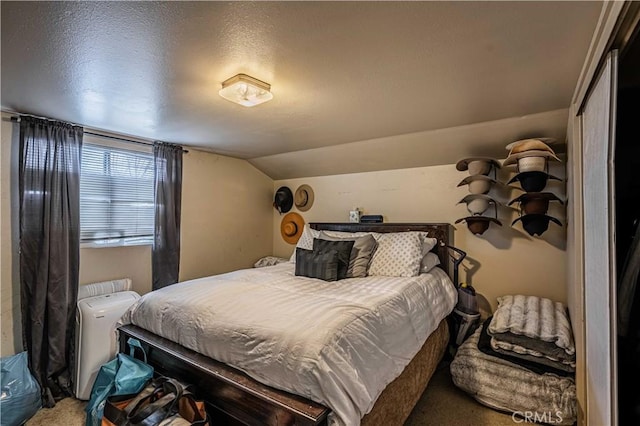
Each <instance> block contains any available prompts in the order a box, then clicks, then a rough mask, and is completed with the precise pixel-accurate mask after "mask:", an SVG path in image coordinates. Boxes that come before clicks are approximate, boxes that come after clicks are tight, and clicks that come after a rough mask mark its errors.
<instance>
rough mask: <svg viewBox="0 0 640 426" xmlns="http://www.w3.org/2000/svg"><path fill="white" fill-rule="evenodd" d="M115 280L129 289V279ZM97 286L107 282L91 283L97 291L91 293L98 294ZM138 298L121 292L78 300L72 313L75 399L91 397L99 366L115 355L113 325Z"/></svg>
mask: <svg viewBox="0 0 640 426" xmlns="http://www.w3.org/2000/svg"><path fill="white" fill-rule="evenodd" d="M118 281H125V283H124V288H131V280H129V279H125V280H118ZM127 281H128V282H127ZM112 283H113V282H109V283H108V284H112ZM101 284H107V283H97V284H91V286H92V288H93V289H94V290H96V289H98V290H97V291H95V292H94V294H95V293H96V292H97V293H99V292H100V291H101V290H100V285H101ZM107 287H108V286H104V285H103V286H102V291H112V290H113V289H107ZM111 287H113V286H111ZM105 289H107V290H105ZM139 298H140V295H139V294H138V293H136V292H135V291H128V290H125V291H117V292H113V293H108V294H99V295H97V296H90V297H85V298H83V299H80V300H78V309H77V311H76V362H75V364H76V368H75V393H76V398H78V399H82V400H87V399H89V397H90V396H91V388H92V387H93V382H94V381H95V380H96V376H97V375H98V371H99V370H100V367H101V366H102V364H104V363H106V362H108V361H110V360H111V359H113V358H114V356H115V354H116V348H117V341H116V325H117V322H118V320H119V319H120V317H121V316H122V314H124V312H125V311H126V310H127V309H128V308H129V307H130V306H131V305H132V304H133V303H134V302H135V301H136V300H137V299H139Z"/></svg>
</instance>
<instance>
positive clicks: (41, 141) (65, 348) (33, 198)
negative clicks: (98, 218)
mask: <svg viewBox="0 0 640 426" xmlns="http://www.w3.org/2000/svg"><path fill="white" fill-rule="evenodd" d="M82 135H83V129H82V128H81V127H77V126H73V125H70V124H66V123H60V122H55V121H50V120H43V119H38V118H33V117H21V119H20V153H19V193H20V194H19V196H20V213H19V216H20V286H21V311H22V324H23V343H24V346H25V348H26V350H27V351H28V354H29V367H30V369H31V373H32V374H33V375H34V377H35V378H36V380H37V381H38V383H39V384H40V387H41V391H42V403H43V406H45V407H52V406H54V405H55V401H56V400H58V399H61V398H63V397H65V396H69V395H72V394H73V391H72V389H73V387H72V385H71V374H70V371H71V370H72V362H73V356H74V342H75V325H74V321H75V309H76V299H77V294H78V275H79V256H80V243H79V231H80V195H79V194H80V154H81V149H82Z"/></svg>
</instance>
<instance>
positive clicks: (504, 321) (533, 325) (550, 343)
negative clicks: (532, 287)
mask: <svg viewBox="0 0 640 426" xmlns="http://www.w3.org/2000/svg"><path fill="white" fill-rule="evenodd" d="M488 333H489V334H490V335H491V336H492V337H493V338H494V339H495V340H496V342H504V343H505V345H503V347H501V348H500V349H502V350H512V351H513V353H517V352H516V350H520V349H519V348H525V352H526V354H527V355H532V356H538V355H540V356H541V357H546V358H548V359H552V360H558V361H560V362H563V361H564V362H569V363H571V362H575V353H576V348H575V344H574V342H573V334H572V332H571V325H570V324H569V316H568V314H567V311H566V309H565V307H564V305H563V304H562V303H560V302H553V301H551V300H549V299H546V298H543V297H537V296H522V295H516V296H512V295H509V296H503V297H499V298H498V309H496V312H495V313H494V314H493V320H492V321H491V324H490V325H489V330H488ZM507 344H509V345H507ZM516 346H517V347H519V348H516ZM521 352H522V351H521Z"/></svg>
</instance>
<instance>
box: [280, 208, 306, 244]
mask: <svg viewBox="0 0 640 426" xmlns="http://www.w3.org/2000/svg"><path fill="white" fill-rule="evenodd" d="M303 230H304V219H303V218H302V216H300V215H299V214H298V213H287V214H286V215H284V217H283V218H282V222H280V234H281V235H282V239H283V240H285V241H286V242H288V243H289V244H295V243H297V242H298V240H299V239H300V236H301V235H302V231H303Z"/></svg>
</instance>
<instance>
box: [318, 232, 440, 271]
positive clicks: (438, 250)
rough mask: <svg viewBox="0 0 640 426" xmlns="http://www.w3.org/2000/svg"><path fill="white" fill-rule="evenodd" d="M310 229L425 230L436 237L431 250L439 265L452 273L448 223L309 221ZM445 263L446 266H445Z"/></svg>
mask: <svg viewBox="0 0 640 426" xmlns="http://www.w3.org/2000/svg"><path fill="white" fill-rule="evenodd" d="M309 226H310V227H311V229H315V230H318V231H340V232H381V233H382V232H407V231H422V232H427V234H428V235H429V237H431V238H436V239H437V240H438V242H439V243H438V244H436V246H435V247H434V248H433V250H432V251H433V252H434V253H436V254H437V255H438V257H439V258H440V265H441V266H442V267H443V269H444V270H445V271H447V273H448V274H449V276H450V277H453V275H452V265H451V258H450V256H449V249H448V248H447V246H453V226H451V224H450V223H353V222H311V223H309ZM445 265H446V266H445Z"/></svg>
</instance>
